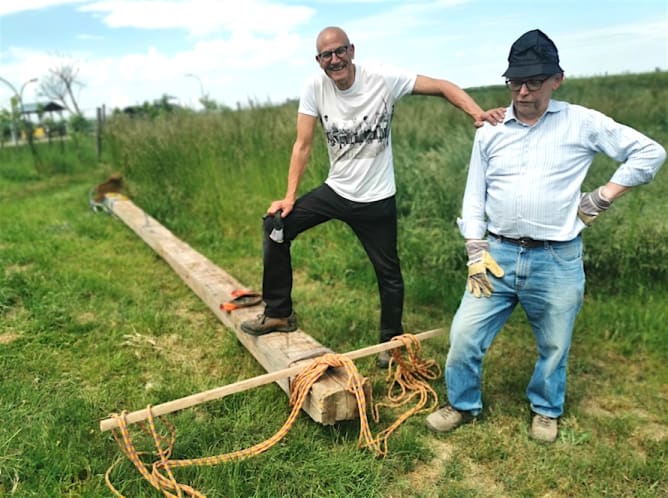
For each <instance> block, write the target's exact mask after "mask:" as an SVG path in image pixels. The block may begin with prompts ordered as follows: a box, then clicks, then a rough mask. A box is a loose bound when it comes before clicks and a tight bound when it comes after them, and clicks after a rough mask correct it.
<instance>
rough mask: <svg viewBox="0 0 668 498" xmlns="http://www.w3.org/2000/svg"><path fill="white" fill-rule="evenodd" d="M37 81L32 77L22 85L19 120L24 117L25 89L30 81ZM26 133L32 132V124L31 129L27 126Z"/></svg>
mask: <svg viewBox="0 0 668 498" xmlns="http://www.w3.org/2000/svg"><path fill="white" fill-rule="evenodd" d="M36 81H37V78H31V79H29V80H28V81H26V82H25V83H24V84H23V85H21V91H20V92H19V120H21V119H23V90H25V87H26V86H28V85H29V84H30V83H35V82H36ZM38 124H39V122H38ZM26 133H32V125H31V126H30V130H28V129H27V128H26ZM26 138H27V137H26Z"/></svg>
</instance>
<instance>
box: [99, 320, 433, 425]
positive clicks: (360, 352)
mask: <svg viewBox="0 0 668 498" xmlns="http://www.w3.org/2000/svg"><path fill="white" fill-rule="evenodd" d="M443 330H444V329H434V330H429V331H427V332H421V333H419V334H416V335H415V338H416V339H418V340H419V341H424V340H425V339H431V338H432V337H436V336H437V335H439V334H440V333H441V332H443ZM402 346H403V344H402V343H401V342H399V341H390V342H383V343H380V344H375V345H373V346H367V347H365V348H362V349H357V350H355V351H350V352H348V353H344V355H343V356H346V357H348V358H350V359H351V360H357V359H359V358H363V357H365V356H370V355H372V354H376V353H380V352H381V351H389V350H391V349H395V348H399V347H402ZM314 361H315V360H314ZM308 365H310V363H309V364H307V365H296V366H294V367H289V368H284V369H282V370H277V371H275V372H270V373H266V374H263V375H258V376H257V377H253V378H251V379H246V380H241V381H239V382H235V383H234V384H228V385H227V386H222V387H216V388H214V389H210V390H208V391H203V392H201V393H197V394H191V395H190V396H186V397H185V398H179V399H175V400H173V401H167V402H166V403H162V404H159V405H156V406H153V407H151V412H152V413H153V415H154V416H160V415H166V414H167V413H172V412H175V411H178V410H183V409H184V408H190V407H192V406H195V405H199V404H202V403H205V402H207V401H211V400H214V399H220V398H224V397H225V396H229V395H230V394H235V393H240V392H243V391H247V390H249V389H253V388H255V387H259V386H263V385H265V384H271V383H272V382H276V381H277V380H281V379H284V378H287V377H291V376H294V375H297V374H298V373H299V372H301V371H302V370H303V369H305V368H306V367H307V366H308ZM147 418H148V410H147V409H143V410H137V411H135V412H132V413H128V414H127V416H126V420H127V422H128V424H134V423H136V422H141V421H142V420H146V419H147ZM115 427H118V423H117V421H116V420H115V419H113V418H107V419H105V420H102V421H101V422H100V430H101V431H102V432H104V431H108V430H111V429H114V428H115Z"/></svg>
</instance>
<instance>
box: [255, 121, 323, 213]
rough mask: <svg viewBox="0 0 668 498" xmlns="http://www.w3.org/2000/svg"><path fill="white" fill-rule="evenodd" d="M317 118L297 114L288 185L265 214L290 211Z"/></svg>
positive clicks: (311, 141) (308, 152)
mask: <svg viewBox="0 0 668 498" xmlns="http://www.w3.org/2000/svg"><path fill="white" fill-rule="evenodd" d="M316 123H317V118H316V117H315V116H310V115H308V114H301V113H298V114H297V138H296V139H295V143H294V145H293V146H292V155H291V156H290V169H289V171H288V186H287V189H286V192H285V197H284V198H283V199H280V200H278V201H274V202H272V203H271V206H269V209H267V214H270V215H273V214H274V213H276V211H278V210H279V209H280V210H283V214H282V215H281V216H282V217H283V218H285V217H286V216H287V215H288V214H289V213H290V211H292V208H293V206H294V205H295V200H296V199H297V190H298V189H299V183H300V181H301V179H302V176H303V175H304V171H305V170H306V165H307V164H308V159H309V156H310V155H311V148H312V145H313V134H314V131H315V125H316Z"/></svg>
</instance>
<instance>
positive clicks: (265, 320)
mask: <svg viewBox="0 0 668 498" xmlns="http://www.w3.org/2000/svg"><path fill="white" fill-rule="evenodd" d="M241 330H243V331H244V332H246V333H247V334H250V335H255V336H258V335H264V334H269V333H271V332H294V331H295V330H297V316H296V315H295V313H294V312H292V313H290V316H286V317H285V318H271V317H268V316H266V315H265V314H264V313H262V314H259V315H258V316H257V317H255V319H254V320H246V321H245V322H241Z"/></svg>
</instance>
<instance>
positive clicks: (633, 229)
mask: <svg viewBox="0 0 668 498" xmlns="http://www.w3.org/2000/svg"><path fill="white" fill-rule="evenodd" d="M666 83H668V76H667V74H666V73H665V72H656V73H650V74H645V75H627V76H621V77H597V78H590V79H574V80H566V83H565V84H564V85H563V87H562V88H561V89H560V90H559V91H558V92H557V94H556V95H555V98H558V99H563V100H569V101H572V102H574V103H579V104H582V105H586V106H589V107H592V108H595V109H598V110H600V111H602V112H604V113H607V114H609V115H611V116H612V117H614V118H615V119H616V120H618V121H620V122H622V123H625V124H628V125H630V126H633V127H635V128H637V129H639V130H641V131H643V132H645V133H647V134H648V135H650V136H652V137H653V138H655V139H656V140H658V141H659V142H662V143H666V142H667V141H668V140H667V134H668V118H667V117H666V116H668V108H667V106H668V104H667V103H666V102H668V90H667V89H666ZM471 93H472V95H473V96H474V97H475V98H476V99H477V100H478V101H480V102H481V103H482V104H483V105H484V106H485V107H492V106H499V105H507V104H508V102H509V95H508V92H507V90H506V89H505V88H503V87H489V88H482V89H472V90H471ZM295 115H296V104H295V103H289V104H286V105H283V106H280V107H274V108H268V107H257V108H253V109H250V110H248V111H245V112H241V113H240V112H223V113H219V114H205V115H193V114H177V115H170V116H165V117H164V119H159V120H154V121H140V120H131V119H128V118H125V119H119V120H116V121H113V122H112V123H110V126H109V127H108V131H109V135H108V139H109V141H110V144H111V147H112V155H113V161H114V163H115V164H116V166H117V167H118V168H119V169H121V170H122V171H123V172H124V173H125V174H126V176H127V178H128V179H129V181H130V182H131V185H132V186H133V190H134V191H133V194H134V196H135V198H136V199H137V200H138V201H139V202H140V203H141V204H143V205H144V206H145V207H146V208H147V209H148V210H150V211H151V212H153V213H155V214H156V215H157V216H158V217H159V218H160V219H162V220H164V221H166V222H167V223H169V224H171V225H172V226H173V228H175V229H177V230H179V231H180V232H181V233H182V234H183V235H184V236H186V237H188V238H189V239H190V240H196V241H200V240H201V241H202V243H203V247H211V248H212V250H215V249H214V248H216V247H220V248H221V249H220V250H222V251H228V250H232V251H233V252H234V254H235V257H236V256H239V255H244V256H250V253H249V249H250V250H252V251H257V250H258V248H259V229H260V228H259V227H260V223H259V219H260V217H261V215H262V213H263V212H264V210H265V209H266V207H267V206H268V205H269V203H270V201H271V200H273V199H277V198H280V197H282V196H283V194H284V189H285V179H286V176H287V165H288V162H289V156H290V150H291V145H292V142H293V140H294V133H295V131H294V122H295ZM474 131H475V130H474V128H473V127H472V126H471V124H470V121H469V120H468V118H467V117H465V116H464V115H463V114H462V113H461V112H460V111H458V110H456V109H454V108H453V107H452V106H450V105H448V104H446V103H444V102H442V101H438V100H436V99H433V98H430V97H409V98H406V99H404V100H402V101H400V102H399V104H398V105H397V108H396V113H395V125H394V130H393V142H394V152H395V160H396V177H397V188H398V193H397V199H398V206H399V215H400V217H399V223H400V237H399V241H400V242H399V243H400V250H401V257H402V260H403V262H404V269H405V271H406V278H407V280H408V290H409V295H410V299H411V301H412V302H415V303H418V304H426V305H436V304H438V303H444V304H445V307H446V309H448V310H452V309H453V308H455V307H456V305H457V302H458V300H459V297H460V295H461V287H462V272H461V268H462V266H463V263H464V254H463V244H462V239H461V237H460V236H459V233H458V231H457V229H456V226H455V219H456V217H457V215H458V213H459V210H460V204H461V198H462V195H463V188H464V183H465V178H466V168H467V164H468V158H469V154H470V148H471V143H472V138H473V134H474ZM319 138H320V137H316V143H315V151H314V157H313V160H312V161H311V166H310V170H309V173H308V175H307V177H306V178H305V180H304V182H303V186H302V192H305V191H306V190H308V189H309V188H312V187H313V186H315V185H316V184H318V183H320V182H321V181H322V180H323V179H324V177H325V176H326V172H327V167H328V165H327V158H326V151H325V149H324V140H320V139H319ZM616 167H617V164H615V162H614V161H612V160H610V159H608V158H605V157H597V158H596V160H595V162H594V164H593V166H592V168H591V171H590V174H589V175H588V177H587V179H586V181H585V188H587V189H591V188H595V187H596V186H598V185H600V184H602V183H604V182H606V181H607V180H608V179H609V178H610V177H611V175H612V173H613V172H614V170H615V168H616ZM667 189H668V186H667V181H666V176H665V175H659V178H658V179H657V181H655V182H654V183H652V184H651V185H649V186H644V187H642V188H639V189H636V190H635V191H634V192H633V193H632V194H631V195H628V196H627V197H624V198H622V199H620V200H619V201H618V202H617V203H616V204H615V206H614V208H613V209H612V210H611V211H610V212H609V213H606V216H604V217H601V219H600V221H597V224H596V226H595V227H594V228H592V229H590V230H587V231H586V232H585V241H586V247H587V252H586V265H587V272H588V276H589V278H590V280H591V281H593V282H595V283H596V284H595V286H592V287H591V288H590V291H591V292H593V293H596V292H602V293H608V292H617V293H618V292H627V291H628V290H629V288H631V287H633V288H636V287H642V288H644V287H646V286H650V287H652V286H656V285H657V284H658V285H661V284H663V283H664V282H665V280H666V278H667V277H668V270H667V269H666V268H667V267H666V265H665V264H662V263H661V262H662V261H665V260H666V258H667V257H668V244H664V243H662V242H664V241H666V240H667V239H668V227H667V225H666V222H665V217H664V216H663V214H662V213H663V212H665V210H666V207H668V198H667V196H666V195H665V193H666V190H667ZM662 194H663V195H662ZM331 225H333V226H324V227H321V228H318V229H317V232H315V233H317V235H313V236H311V235H310V234H307V235H305V236H304V237H303V238H304V239H307V240H308V242H306V243H301V241H300V243H298V244H296V245H295V256H296V258H298V259H299V260H300V264H299V265H298V267H299V268H303V269H304V270H305V271H307V272H309V273H310V274H317V275H321V277H322V278H327V277H326V272H327V268H328V263H327V261H325V260H323V257H321V255H320V253H319V249H318V247H317V246H318V245H322V244H324V242H323V239H325V240H327V243H326V249H325V251H326V253H327V254H326V255H323V256H324V258H325V259H328V258H330V257H331V258H335V259H338V260H341V261H338V262H336V263H333V265H334V268H333V274H332V277H333V278H336V279H338V277H339V275H340V273H341V272H340V268H341V265H345V266H344V267H345V268H349V267H352V270H353V272H354V273H360V272H361V273H362V274H363V277H361V278H362V280H364V282H365V283H368V281H369V280H372V279H373V277H372V275H371V273H370V269H369V268H368V265H367V264H366V263H362V264H358V263H357V261H358V260H360V259H364V257H363V256H362V253H360V252H359V251H358V250H357V249H356V245H357V244H356V243H355V240H354V238H353V237H352V236H351V235H350V234H349V233H348V232H347V231H346V230H342V229H341V228H340V227H339V226H337V225H336V224H331ZM315 237H317V239H318V241H315V240H312V239H313V238H315ZM221 244H222V245H221ZM314 244H315V246H314ZM302 247H304V249H302ZM314 252H315V254H314ZM254 254H255V255H257V252H255V253H254ZM346 255H348V256H346ZM223 257H224V256H223ZM302 259H303V261H302ZM256 272H257V267H254V268H253V274H255V273H256ZM253 274H250V275H249V277H250V278H251V279H252V281H251V282H249V283H251V284H253V285H257V284H258V282H259V277H257V276H253ZM435 274H438V275H439V276H440V278H439V279H434V278H429V276H431V275H435ZM620 282H623V283H622V284H620Z"/></svg>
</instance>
